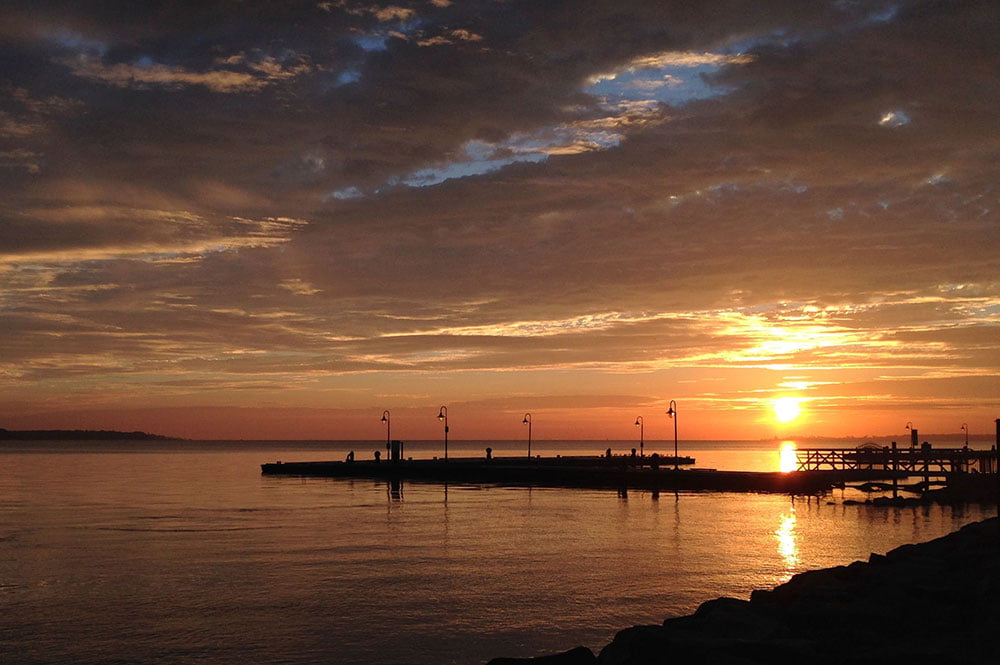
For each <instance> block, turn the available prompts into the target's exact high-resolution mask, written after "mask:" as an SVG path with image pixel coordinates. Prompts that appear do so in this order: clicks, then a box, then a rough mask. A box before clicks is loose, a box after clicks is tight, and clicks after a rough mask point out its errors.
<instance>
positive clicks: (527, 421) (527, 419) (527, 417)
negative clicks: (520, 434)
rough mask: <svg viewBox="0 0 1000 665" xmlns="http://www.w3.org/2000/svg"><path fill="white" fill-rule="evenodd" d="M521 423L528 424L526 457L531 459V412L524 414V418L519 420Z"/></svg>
mask: <svg viewBox="0 0 1000 665" xmlns="http://www.w3.org/2000/svg"><path fill="white" fill-rule="evenodd" d="M521 424H522V425H527V426H528V459H531V414H530V413H526V414H524V420H522V421H521Z"/></svg>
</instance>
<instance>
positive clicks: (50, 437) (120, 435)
mask: <svg viewBox="0 0 1000 665" xmlns="http://www.w3.org/2000/svg"><path fill="white" fill-rule="evenodd" d="M0 441H184V439H178V438H176V437H172V436H163V435H161V434H148V433H146V432H118V431H115V430H103V429H102V430H92V429H25V430H8V429H3V428H0Z"/></svg>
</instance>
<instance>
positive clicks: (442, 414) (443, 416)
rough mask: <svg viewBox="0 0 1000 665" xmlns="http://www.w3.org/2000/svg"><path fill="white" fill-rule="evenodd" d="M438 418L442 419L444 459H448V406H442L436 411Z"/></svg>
mask: <svg viewBox="0 0 1000 665" xmlns="http://www.w3.org/2000/svg"><path fill="white" fill-rule="evenodd" d="M438 420H443V421H444V461H445V462H447V461H448V407H446V406H442V407H441V410H440V411H438Z"/></svg>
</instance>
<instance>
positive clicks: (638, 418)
mask: <svg viewBox="0 0 1000 665" xmlns="http://www.w3.org/2000/svg"><path fill="white" fill-rule="evenodd" d="M635 426H636V427H638V428H639V457H642V456H643V452H642V447H643V443H644V441H643V439H645V434H644V432H643V430H644V429H645V426H644V425H643V424H642V416H636V417H635Z"/></svg>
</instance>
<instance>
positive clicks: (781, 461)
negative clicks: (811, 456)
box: [778, 441, 799, 473]
mask: <svg viewBox="0 0 1000 665" xmlns="http://www.w3.org/2000/svg"><path fill="white" fill-rule="evenodd" d="M798 468H799V462H798V459H796V456H795V442H794V441H782V442H781V446H780V447H779V448H778V469H779V470H780V471H782V472H783V473H787V472H789V471H795V470H796V469H798Z"/></svg>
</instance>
